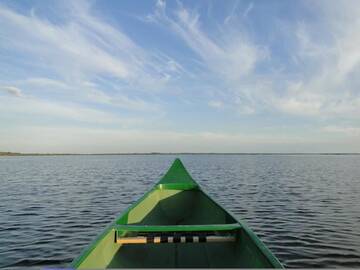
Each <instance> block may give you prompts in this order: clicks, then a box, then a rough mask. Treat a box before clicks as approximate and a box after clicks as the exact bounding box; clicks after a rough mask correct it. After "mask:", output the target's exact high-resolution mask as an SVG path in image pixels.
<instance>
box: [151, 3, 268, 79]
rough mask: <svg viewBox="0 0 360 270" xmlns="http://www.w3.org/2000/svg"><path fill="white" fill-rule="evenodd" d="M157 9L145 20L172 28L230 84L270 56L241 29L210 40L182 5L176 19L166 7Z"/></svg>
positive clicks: (197, 19) (197, 18) (194, 14)
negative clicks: (169, 13)
mask: <svg viewBox="0 0 360 270" xmlns="http://www.w3.org/2000/svg"><path fill="white" fill-rule="evenodd" d="M160 2H161V3H162V4H161V5H160V4H157V5H156V10H155V12H154V14H151V15H148V16H147V17H146V18H147V19H148V21H150V22H157V23H159V24H162V25H164V26H165V27H169V28H170V29H171V31H172V32H173V33H175V34H176V35H178V36H179V37H180V38H182V39H183V40H184V42H185V43H186V44H187V45H188V46H189V47H190V48H191V49H192V50H193V51H194V52H195V53H196V54H197V55H198V57H199V58H200V59H201V60H202V61H203V63H204V64H205V66H206V67H207V68H208V69H209V70H211V71H212V72H214V73H215V74H217V75H218V76H220V77H221V78H223V79H224V78H225V79H227V80H230V81H234V80H235V81H236V80H239V79H241V78H243V77H244V76H246V75H248V74H250V73H251V72H252V71H253V70H254V68H255V65H256V64H257V63H258V62H260V61H262V60H264V59H265V58H266V57H267V56H268V51H267V50H266V49H264V48H263V47H261V46H257V45H256V44H254V43H253V42H252V41H251V40H250V39H249V38H248V37H247V35H246V33H245V32H240V31H239V30H238V27H236V26H235V25H234V27H229V26H227V27H224V29H227V30H226V31H224V32H223V33H219V34H218V35H217V36H216V37H211V36H210V35H209V34H208V33H207V32H205V31H204V30H203V29H202V28H201V25H200V14H199V13H197V12H196V11H194V10H189V9H186V8H185V7H183V6H182V5H181V4H180V5H179V8H178V9H177V10H175V12H174V17H173V16H170V15H168V14H167V12H166V5H165V4H164V2H163V1H160Z"/></svg>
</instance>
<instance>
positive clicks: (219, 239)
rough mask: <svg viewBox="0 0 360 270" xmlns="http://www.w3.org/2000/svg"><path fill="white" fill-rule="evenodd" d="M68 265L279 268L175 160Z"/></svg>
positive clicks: (259, 242)
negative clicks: (151, 185)
mask: <svg viewBox="0 0 360 270" xmlns="http://www.w3.org/2000/svg"><path fill="white" fill-rule="evenodd" d="M71 266H72V267H73V268H76V269H99V268H178V267H180V268H197V267H199V268H204V267H211V268H215V267H219V268H282V265H281V263H280V262H279V261H278V260H277V258H276V257H275V256H274V255H273V254H272V253H271V252H270V250H269V249H268V248H267V247H266V246H265V245H264V244H263V243H262V242H261V241H260V240H259V238H258V237H257V236H256V235H255V234H254V233H253V232H252V231H251V230H250V229H249V228H248V227H247V226H246V224H245V223H244V222H240V221H238V220H237V219H236V218H235V217H234V216H233V215H232V214H230V213H229V212H228V211H226V210H225V209H224V208H223V207H221V206H220V205H219V204H218V203H217V202H215V201H214V200H213V199H212V198H211V197H210V196H208V195H207V194H206V193H205V192H204V191H203V190H202V189H201V187H200V186H199V185H198V184H197V183H196V181H195V180H194V179H193V178H192V177H191V176H190V174H189V173H188V172H187V170H186V169H185V167H184V166H183V164H182V163H181V161H180V160H179V159H176V160H175V161H174V163H173V164H172V166H171V167H170V169H169V170H168V172H167V173H166V174H165V175H164V176H163V177H162V178H161V179H160V181H159V182H158V183H157V184H156V185H155V186H154V187H153V188H152V189H151V190H150V191H149V192H147V193H146V194H145V195H144V196H143V197H142V198H140V199H139V200H138V201H137V202H136V203H135V204H133V205H132V206H130V207H129V208H128V209H127V210H126V211H125V212H124V213H123V214H122V215H120V216H119V217H118V218H117V219H116V220H115V221H114V222H113V223H111V224H110V225H109V226H108V227H107V228H106V229H105V230H104V232H103V233H102V234H100V235H99V236H98V237H97V238H96V239H95V240H94V241H93V242H92V243H91V244H90V245H89V246H88V247H87V248H86V249H85V250H84V251H83V252H82V254H81V255H80V256H79V257H78V258H76V259H75V260H74V261H73V262H72V264H71Z"/></svg>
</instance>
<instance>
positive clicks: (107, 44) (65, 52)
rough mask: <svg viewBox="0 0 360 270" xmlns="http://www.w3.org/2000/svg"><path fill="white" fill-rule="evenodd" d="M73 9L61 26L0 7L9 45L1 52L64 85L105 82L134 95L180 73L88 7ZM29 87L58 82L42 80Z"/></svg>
mask: <svg viewBox="0 0 360 270" xmlns="http://www.w3.org/2000/svg"><path fill="white" fill-rule="evenodd" d="M84 3H85V4H84ZM69 4H70V5H71V8H69V11H71V12H69V16H68V18H67V20H66V21H65V22H64V23H62V24H53V23H51V22H50V21H48V20H45V19H42V18H40V17H37V16H36V15H35V14H33V13H31V14H29V15H26V14H20V13H17V12H15V11H13V10H11V9H9V8H6V7H4V6H2V5H0V24H1V25H2V27H1V28H0V35H1V36H2V37H4V38H5V39H6V42H2V43H1V44H0V48H1V49H2V50H3V51H5V52H8V53H9V54H11V53H14V52H16V53H18V54H19V56H18V57H22V58H24V59H29V58H30V59H33V65H35V66H36V68H42V69H44V70H45V69H47V70H48V72H53V73H55V74H56V76H57V77H59V78H60V81H61V83H66V84H78V83H80V82H82V81H93V80H96V79H98V78H99V77H102V76H106V78H108V79H109V78H110V79H115V80H119V81H120V82H121V83H122V84H126V85H128V86H129V87H131V88H132V91H134V90H136V89H141V91H153V90H154V89H162V88H163V87H164V86H165V85H166V84H167V82H168V81H169V78H172V76H176V74H178V73H179V72H181V66H180V64H179V63H177V61H175V60H174V59H172V58H170V57H169V56H166V55H164V53H162V54H157V53H154V52H150V51H147V50H144V49H143V48H142V47H141V46H139V45H138V44H136V43H135V42H134V41H133V40H132V39H131V38H129V37H128V36H127V35H126V34H125V33H124V32H123V31H121V30H119V29H117V28H115V27H113V26H112V25H110V24H109V23H106V22H104V20H103V19H101V18H99V16H94V15H93V14H92V12H91V5H89V4H88V3H87V2H75V3H69ZM14 33H16V34H14ZM24 61H25V60H24ZM29 83H33V84H36V83H37V84H44V83H45V84H49V83H52V84H53V83H56V82H54V81H52V82H50V80H49V79H45V80H44V79H42V81H41V78H38V79H37V80H34V79H33V80H32V81H29ZM58 86H59V85H58Z"/></svg>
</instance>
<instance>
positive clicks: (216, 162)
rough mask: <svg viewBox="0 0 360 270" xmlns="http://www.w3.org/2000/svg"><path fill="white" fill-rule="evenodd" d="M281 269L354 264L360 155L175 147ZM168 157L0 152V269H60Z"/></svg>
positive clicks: (359, 245) (359, 230)
mask: <svg viewBox="0 0 360 270" xmlns="http://www.w3.org/2000/svg"><path fill="white" fill-rule="evenodd" d="M179 157H180V158H181V159H182V161H183V163H184V164H185V166H186V167H187V168H188V170H189V171H190V173H191V174H192V175H193V177H194V178H195V179H196V180H197V181H198V183H199V184H200V185H201V186H202V187H203V189H204V190H205V191H207V192H208V193H209V194H210V195H211V196H212V197H213V198H214V199H216V200H217V201H218V202H219V203H221V204H222V205H223V206H224V207H226V208H227V209H228V210H230V211H231V212H232V213H233V214H235V215H236V216H237V217H238V218H240V219H242V220H244V221H246V222H247V224H248V225H249V226H250V228H252V229H253V230H254V231H255V233H256V234H257V235H258V236H259V237H260V238H261V240H262V241H263V242H264V243H265V244H266V245H267V246H268V247H269V248H270V249H271V251H272V252H273V253H274V254H275V255H276V256H277V257H278V258H279V259H280V261H281V262H282V263H283V264H284V266H286V267H301V268H307V267H327V268H332V267H360V156H356V155H354V156H351V155H344V156H342V155H180V156H179ZM174 158H175V156H173V155H143V156H142V155H133V156H131V155H128V156H115V155H108V156H37V157H30V156H29V157H0V196H1V197H0V267H5V268H29V267H31V266H32V267H34V268H42V267H46V266H52V267H64V266H67V265H68V264H69V263H70V262H71V261H72V260H73V259H74V257H76V256H78V255H79V254H80V252H81V250H82V249H83V248H84V247H85V246H87V245H88V244H89V243H90V241H91V240H92V239H93V238H94V237H95V236H96V235H98V234H99V233H100V232H102V230H103V229H104V228H105V227H106V225H107V224H108V223H109V222H111V221H113V219H115V217H116V216H117V215H118V214H119V213H120V212H121V211H123V210H124V209H125V208H126V207H128V206H129V205H130V204H132V203H133V202H135V201H136V200H137V199H138V198H139V197H140V196H141V195H143V193H144V192H145V191H147V190H148V189H150V188H151V187H152V186H153V184H154V183H155V182H156V181H157V180H158V179H159V177H160V176H161V175H162V173H164V172H165V171H166V170H167V169H168V167H169V166H170V164H171V162H172V161H173V160H174Z"/></svg>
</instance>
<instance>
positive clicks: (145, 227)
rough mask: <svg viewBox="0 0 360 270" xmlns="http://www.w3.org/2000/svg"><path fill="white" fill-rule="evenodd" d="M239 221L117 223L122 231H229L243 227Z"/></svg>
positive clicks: (116, 228) (117, 228) (118, 228)
mask: <svg viewBox="0 0 360 270" xmlns="http://www.w3.org/2000/svg"><path fill="white" fill-rule="evenodd" d="M241 227H242V226H241V225H240V224H239V223H231V224H210V225H156V226H154V225H117V226H115V227H114V229H115V230H117V231H121V232H124V231H126V232H190V231H194V232H195V231H229V230H237V229H241Z"/></svg>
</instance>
